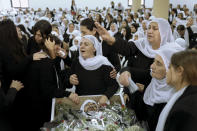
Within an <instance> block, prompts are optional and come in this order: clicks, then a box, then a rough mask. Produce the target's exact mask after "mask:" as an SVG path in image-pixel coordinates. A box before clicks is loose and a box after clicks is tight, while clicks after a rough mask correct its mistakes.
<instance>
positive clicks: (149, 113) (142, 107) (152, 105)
mask: <svg viewBox="0 0 197 131" xmlns="http://www.w3.org/2000/svg"><path fill="white" fill-rule="evenodd" d="M180 50H183V48H181V47H180V48H179V49H169V48H166V47H164V48H162V49H160V50H159V51H157V52H156V56H155V59H154V62H153V64H152V65H151V76H152V80H151V83H150V84H149V85H148V87H147V88H146V90H145V93H144V95H143V93H141V92H140V91H142V90H141V88H142V87H143V86H144V85H142V84H139V83H138V84H137V85H138V86H139V90H140V91H137V92H135V93H133V94H132V95H130V99H131V101H129V104H131V108H133V109H134V110H135V112H136V115H137V117H138V119H139V120H145V121H147V122H148V126H149V128H150V131H153V130H155V127H156V124H157V121H158V117H159V114H160V112H161V110H162V109H163V107H164V106H165V104H166V103H167V102H168V100H169V99H170V98H171V96H172V94H173V93H174V92H175V91H174V89H173V88H171V87H170V86H169V85H167V83H166V72H167V69H168V66H169V62H170V58H171V56H172V55H173V54H174V53H175V52H177V51H180Z"/></svg>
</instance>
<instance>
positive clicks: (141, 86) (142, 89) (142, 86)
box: [136, 83, 144, 92]
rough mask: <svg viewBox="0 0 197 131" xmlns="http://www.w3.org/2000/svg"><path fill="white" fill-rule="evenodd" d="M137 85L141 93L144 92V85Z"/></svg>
mask: <svg viewBox="0 0 197 131" xmlns="http://www.w3.org/2000/svg"><path fill="white" fill-rule="evenodd" d="M136 85H137V86H138V87H139V89H138V90H139V91H140V92H143V91H144V85H143V84H140V83H136Z"/></svg>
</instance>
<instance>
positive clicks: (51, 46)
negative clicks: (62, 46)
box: [44, 38, 55, 51]
mask: <svg viewBox="0 0 197 131" xmlns="http://www.w3.org/2000/svg"><path fill="white" fill-rule="evenodd" d="M44 44H45V46H46V48H47V49H48V50H49V51H52V50H54V47H55V41H51V40H50V38H48V39H46V40H45V42H44Z"/></svg>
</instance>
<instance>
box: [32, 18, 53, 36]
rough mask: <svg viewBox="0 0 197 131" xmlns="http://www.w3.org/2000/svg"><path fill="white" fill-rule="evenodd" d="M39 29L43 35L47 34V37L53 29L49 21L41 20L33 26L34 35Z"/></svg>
mask: <svg viewBox="0 0 197 131" xmlns="http://www.w3.org/2000/svg"><path fill="white" fill-rule="evenodd" d="M39 30H40V33H41V35H42V37H43V36H44V35H46V37H47V36H48V35H49V34H50V33H51V31H52V26H51V24H50V23H49V22H48V21H46V20H40V21H38V22H37V23H36V24H35V25H34V27H33V32H34V35H35V34H36V32H37V31H39Z"/></svg>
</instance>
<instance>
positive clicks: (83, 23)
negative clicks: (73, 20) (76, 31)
mask: <svg viewBox="0 0 197 131" xmlns="http://www.w3.org/2000/svg"><path fill="white" fill-rule="evenodd" d="M80 26H85V27H86V28H87V29H88V30H90V31H93V29H94V28H96V25H95V21H94V20H93V19H91V18H86V19H84V20H82V21H81V23H80ZM95 37H96V38H97V39H98V40H99V41H100V39H99V34H98V32H96V34H95Z"/></svg>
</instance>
